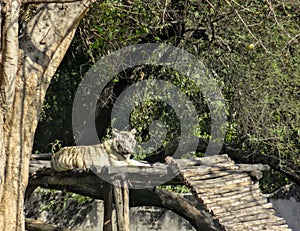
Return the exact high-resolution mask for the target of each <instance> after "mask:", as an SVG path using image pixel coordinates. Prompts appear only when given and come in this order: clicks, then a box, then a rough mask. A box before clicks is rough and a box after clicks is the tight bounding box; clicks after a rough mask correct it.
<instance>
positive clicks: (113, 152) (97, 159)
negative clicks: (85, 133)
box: [51, 129, 148, 172]
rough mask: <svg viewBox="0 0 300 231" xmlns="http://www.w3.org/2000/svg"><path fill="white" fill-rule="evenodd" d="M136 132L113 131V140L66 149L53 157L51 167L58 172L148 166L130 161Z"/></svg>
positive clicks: (134, 146)
mask: <svg viewBox="0 0 300 231" xmlns="http://www.w3.org/2000/svg"><path fill="white" fill-rule="evenodd" d="M135 133H136V130H135V129H133V130H131V131H118V130H117V129H113V138H112V139H109V140H106V141H104V142H103V143H101V144H97V145H91V146H74V147H65V148H62V149H61V150H60V151H58V152H57V153H55V154H53V155H52V158H51V167H52V168H53V169H54V170H55V171H58V172H62V171H68V170H73V169H82V170H87V169H89V168H90V167H91V166H94V167H95V166H96V167H103V166H126V165H134V166H148V165H147V164H144V163H141V162H139V161H136V160H132V159H130V155H131V154H132V153H134V151H135V148H136V141H135V139H134V134H135Z"/></svg>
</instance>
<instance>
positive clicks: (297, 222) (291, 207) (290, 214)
mask: <svg viewBox="0 0 300 231" xmlns="http://www.w3.org/2000/svg"><path fill="white" fill-rule="evenodd" d="M269 201H270V202H271V203H272V204H273V207H274V209H275V210H276V213H277V214H278V215H279V216H282V217H284V218H285V220H286V222H287V224H288V225H289V227H290V228H291V229H292V230H293V231H300V187H297V186H296V185H295V184H291V185H287V186H284V187H282V188H281V189H279V190H278V191H276V192H275V193H273V194H272V195H270V196H269Z"/></svg>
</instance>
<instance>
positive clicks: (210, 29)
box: [34, 0, 300, 192]
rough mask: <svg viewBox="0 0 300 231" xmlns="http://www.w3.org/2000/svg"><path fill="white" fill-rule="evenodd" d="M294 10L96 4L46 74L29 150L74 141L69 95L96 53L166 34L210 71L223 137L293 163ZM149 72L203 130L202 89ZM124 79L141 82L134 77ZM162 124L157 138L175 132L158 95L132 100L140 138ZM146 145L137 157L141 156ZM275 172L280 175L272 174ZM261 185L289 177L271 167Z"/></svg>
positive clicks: (227, 4)
mask: <svg viewBox="0 0 300 231" xmlns="http://www.w3.org/2000/svg"><path fill="white" fill-rule="evenodd" d="M299 15H300V11H299V6H298V4H297V2H295V1H285V0H282V1H279V0H276V1H272V2H270V1H269V2H267V3H266V2H263V1H258V0H254V1H231V0H229V1H215V2H212V1H192V0H191V1H183V0H182V1H181V0H176V1H164V0H156V1H147V2H144V1H140V0H137V1H134V3H133V4H132V5H129V4H125V3H124V2H123V1H110V0H106V1H104V2H101V3H96V4H95V5H94V7H93V8H92V9H91V10H90V12H89V15H88V16H87V17H85V18H84V19H83V21H82V22H81V25H80V27H79V29H78V31H77V33H76V36H75V39H74V42H73V43H72V46H71V48H70V49H69V51H68V52H67V55H66V57H65V59H64V61H63V62H62V64H61V66H60V68H59V70H58V71H57V73H56V75H55V77H54V78H53V80H52V83H51V86H50V88H49V90H48V93H47V98H46V100H45V104H44V107H43V111H42V112H41V117H40V123H39V127H38V130H37V133H36V138H35V141H36V142H35V146H34V150H39V151H41V152H44V151H49V149H51V145H49V144H50V143H57V142H56V140H59V141H61V145H62V146H66V145H71V144H73V137H72V130H71V109H72V100H73V97H74V93H75V91H76V87H77V86H78V83H79V82H80V80H81V78H82V76H83V75H84V73H85V71H86V70H87V69H88V68H89V67H90V66H91V65H92V64H93V63H95V62H96V61H97V60H98V58H99V57H101V56H103V55H106V54H108V53H109V52H111V51H114V50H117V49H119V48H121V47H123V46H127V45H132V44H138V43H145V42H164V43H167V44H171V45H174V46H177V47H180V48H184V49H185V50H186V51H189V52H190V53H192V54H193V55H195V56H197V57H199V59H200V60H202V61H203V62H204V63H205V65H206V67H208V68H209V69H210V70H211V71H212V73H216V74H217V75H215V77H216V79H217V81H218V83H219V84H220V88H221V90H222V93H223V95H224V97H225V100H226V107H227V108H226V110H227V116H228V120H227V124H226V128H227V133H226V138H225V142H226V143H227V144H228V145H231V146H233V147H236V148H240V149H244V150H252V151H256V152H258V153H262V154H270V155H274V156H277V157H279V158H280V159H281V164H282V165H283V166H284V165H286V164H287V163H293V164H295V165H298V166H300V163H299V162H300V159H299V152H300V143H299V139H300V116H299V115H300V111H299V110H300V98H299V95H300V87H299V86H300V77H299V76H300V68H299V62H300V45H299V44H300V41H299V38H300V36H299V31H300V17H299ZM138 68H139V69H142V71H143V72H144V73H145V78H146V79H162V80H167V81H170V82H171V83H172V84H174V85H175V86H177V87H178V88H180V89H181V90H182V91H183V92H184V93H185V94H186V95H187V96H188V97H189V99H191V100H192V101H193V103H194V105H195V107H196V109H197V113H198V117H199V118H198V119H199V121H200V122H199V125H198V127H196V128H195V130H194V131H193V133H194V134H195V135H198V136H199V137H204V138H209V137H210V125H211V120H210V113H209V109H208V107H207V103H206V101H205V99H204V98H203V96H202V94H201V90H200V89H197V88H196V87H195V83H193V82H192V81H189V80H188V78H186V77H184V76H182V75H180V74H179V73H177V72H176V71H174V70H169V69H166V68H163V67H151V66H142V67H137V69H138ZM134 71H135V70H130V71H129V72H128V73H129V74H124V73H123V74H121V75H120V76H118V77H116V78H115V79H114V83H115V84H121V83H122V81H121V80H122V78H131V77H132V76H134V77H133V78H132V79H131V80H133V82H137V81H139V80H140V77H139V75H137V74H136V75H134ZM155 119H160V120H161V121H162V122H163V124H165V125H166V126H167V127H168V133H167V139H166V140H165V141H164V144H166V143H168V142H169V141H170V140H172V139H174V138H176V137H177V136H178V135H179V134H180V131H178V123H179V121H178V118H177V117H176V115H175V113H174V111H173V110H172V109H170V108H169V107H168V105H166V104H164V103H161V102H157V101H155V100H148V101H145V102H144V104H142V105H136V107H135V108H134V110H133V113H132V117H131V124H132V127H135V128H136V129H137V130H138V139H139V140H140V141H147V139H149V134H148V133H147V129H148V126H149V124H151V122H152V121H153V120H155ZM143 157H144V155H143V153H141V154H140V156H139V157H138V158H143ZM278 179H281V180H278ZM262 182H263V184H262V185H263V186H262V188H263V189H264V191H265V192H267V191H273V190H275V189H276V188H277V187H279V186H280V185H281V184H284V183H285V182H286V179H285V178H284V177H282V176H278V175H277V174H275V173H273V172H270V173H269V174H267V176H266V177H265V178H264V179H263V181H262Z"/></svg>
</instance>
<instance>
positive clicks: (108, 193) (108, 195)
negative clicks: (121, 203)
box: [103, 182, 113, 231]
mask: <svg viewBox="0 0 300 231" xmlns="http://www.w3.org/2000/svg"><path fill="white" fill-rule="evenodd" d="M103 187H104V188H103V189H104V219H103V231H112V219H113V217H112V212H113V206H112V204H113V200H112V185H111V184H110V183H107V182H104V184H103Z"/></svg>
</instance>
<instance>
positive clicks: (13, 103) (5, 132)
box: [0, 0, 90, 231]
mask: <svg viewBox="0 0 300 231" xmlns="http://www.w3.org/2000/svg"><path fill="white" fill-rule="evenodd" d="M89 3H90V2H88V1H86V2H82V1H80V2H74V3H68V4H62V3H60V4H56V3H51V4H45V5H43V6H42V7H40V8H39V9H38V10H37V13H36V15H35V16H34V17H33V18H32V20H31V21H29V23H28V24H27V25H26V27H25V29H24V33H23V34H22V36H21V38H20V39H19V44H18V26H17V24H18V17H19V8H20V2H19V1H18V0H11V1H6V2H4V3H3V4H2V12H4V14H3V15H1V18H2V21H1V23H2V24H1V27H2V28H4V29H3V30H2V31H1V44H4V46H3V47H1V52H2V55H1V57H0V58H1V59H2V60H1V61H2V62H1V63H2V65H1V79H0V91H1V92H0V93H1V99H0V100H1V113H0V150H1V152H0V196H1V197H0V230H3V231H4V230H5V231H9V230H12V231H15V230H24V229H25V226H24V212H23V201H24V193H25V189H26V186H27V183H28V173H29V159H30V154H31V150H32V145H33V138H34V133H35V129H36V126H37V122H38V117H39V113H40V111H41V107H42V104H43V101H44V97H45V94H46V90H47V88H48V85H49V83H50V80H51V78H52V76H53V75H54V73H55V71H56V69H57V67H58V65H59V64H60V62H61V60H62V58H63V57H64V54H65V52H66V51H67V49H68V47H69V45H70V43H71V41H72V38H73V35H74V29H75V28H76V26H77V25H78V22H79V21H80V20H81V19H82V17H83V16H84V15H85V13H86V12H87V6H88V5H89ZM2 16H3V17H2Z"/></svg>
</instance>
